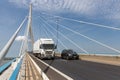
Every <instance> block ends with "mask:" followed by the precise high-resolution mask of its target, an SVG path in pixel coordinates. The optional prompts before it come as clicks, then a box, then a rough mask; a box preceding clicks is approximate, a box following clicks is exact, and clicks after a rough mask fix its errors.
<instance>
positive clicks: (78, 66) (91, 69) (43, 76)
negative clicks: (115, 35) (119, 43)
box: [0, 5, 120, 80]
mask: <svg viewBox="0 0 120 80" xmlns="http://www.w3.org/2000/svg"><path fill="white" fill-rule="evenodd" d="M40 14H41V16H34V17H35V18H34V17H32V5H30V10H29V15H28V16H26V17H25V19H24V20H23V21H22V23H21V24H20V26H19V27H18V29H17V30H16V31H15V33H14V34H13V35H12V37H11V38H10V39H9V41H8V42H7V44H6V45H5V46H4V47H3V48H2V49H1V51H0V80H6V79H7V80H120V63H119V61H120V56H119V54H120V50H119V49H117V48H114V47H112V46H109V45H108V44H105V43H103V42H101V41H99V40H97V39H95V38H92V37H89V36H87V35H84V34H83V33H81V32H79V29H78V28H71V27H69V26H70V25H69V26H67V25H64V23H63V24H61V23H60V22H62V21H63V20H64V21H70V22H69V24H73V23H72V22H76V23H77V24H86V25H90V27H91V26H93V27H98V28H105V29H108V30H112V31H116V32H119V31H120V28H117V27H112V26H105V25H101V24H96V23H90V22H85V21H80V20H75V19H69V18H65V17H60V16H55V15H50V14H47V13H40ZM36 17H37V18H36ZM35 19H39V21H40V22H38V23H39V25H38V26H39V28H40V29H38V28H37V30H40V31H37V30H36V28H35V26H32V24H33V23H37V21H36V22H35V21H33V20H35ZM26 22H27V25H26V26H27V27H26V28H25V30H24V31H25V32H24V36H23V38H24V39H23V40H22V44H21V47H20V50H19V55H18V57H16V58H5V56H6V55H7V54H8V52H9V50H10V47H11V46H12V44H13V42H14V41H15V39H16V37H17V36H18V34H19V33H20V31H21V29H23V26H24V24H25V23H26ZM53 26H56V27H53ZM75 29H76V30H75ZM77 29H78V30H77ZM35 34H39V35H40V36H36V35H35ZM74 35H77V37H72V36H74ZM78 36H79V37H80V38H84V39H86V40H88V41H90V42H92V43H94V44H97V45H99V46H101V47H102V48H105V49H108V50H110V51H113V52H114V53H116V55H113V54H109V55H105V54H95V53H91V52H90V51H89V50H87V48H85V47H83V46H82V45H80V44H79V39H80V38H78ZM35 37H36V38H38V39H39V38H40V37H43V38H52V39H53V40H54V41H55V44H56V45H57V49H56V50H55V59H54V60H41V59H39V58H38V57H35V55H34V53H33V45H34V42H35ZM66 43H69V44H66ZM85 45H87V43H86V44H85ZM91 45H92V44H91ZM71 46H72V47H71ZM88 46H90V45H88ZM71 48H73V49H74V50H76V52H78V53H81V54H80V55H79V60H64V59H61V56H60V53H61V50H63V49H71ZM5 60H6V61H5ZM3 62H4V63H3Z"/></svg>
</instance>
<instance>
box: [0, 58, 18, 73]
mask: <svg viewBox="0 0 120 80" xmlns="http://www.w3.org/2000/svg"><path fill="white" fill-rule="evenodd" d="M15 60H16V59H13V60H11V61H9V62H7V63H6V64H4V65H2V66H1V67H0V74H1V73H2V72H3V71H5V70H6V69H7V68H8V67H9V66H10V65H11V64H12V62H14V61H15Z"/></svg>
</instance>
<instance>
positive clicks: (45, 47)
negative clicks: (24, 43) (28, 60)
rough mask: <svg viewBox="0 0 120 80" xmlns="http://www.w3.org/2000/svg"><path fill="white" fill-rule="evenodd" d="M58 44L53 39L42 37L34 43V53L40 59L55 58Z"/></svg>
mask: <svg viewBox="0 0 120 80" xmlns="http://www.w3.org/2000/svg"><path fill="white" fill-rule="evenodd" d="M54 49H56V45H55V43H54V41H53V40H52V39H48V38H41V39H39V40H37V41H36V42H35V43H34V46H33V54H34V55H35V56H36V57H38V58H40V59H44V58H47V59H54V58H55V51H54Z"/></svg>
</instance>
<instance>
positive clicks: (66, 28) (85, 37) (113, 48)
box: [53, 22, 120, 53]
mask: <svg viewBox="0 0 120 80" xmlns="http://www.w3.org/2000/svg"><path fill="white" fill-rule="evenodd" d="M53 23H56V22H53ZM58 25H60V26H61V27H63V28H65V29H67V30H69V31H71V32H73V33H75V34H78V35H80V36H82V37H84V38H86V39H88V40H91V41H93V42H95V43H97V44H99V45H101V46H104V47H107V48H109V49H111V50H113V51H115V52H118V53H120V51H119V50H117V49H115V48H113V47H110V46H108V45H106V44H103V43H101V42H99V41H97V40H95V39H92V38H90V37H88V36H85V35H83V34H81V33H78V32H76V31H73V30H72V29H69V28H67V27H65V26H64V25H61V24H58Z"/></svg>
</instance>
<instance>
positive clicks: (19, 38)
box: [15, 36, 26, 41]
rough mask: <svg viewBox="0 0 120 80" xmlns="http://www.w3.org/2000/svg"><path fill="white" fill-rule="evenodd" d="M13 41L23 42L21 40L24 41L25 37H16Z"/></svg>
mask: <svg viewBox="0 0 120 80" xmlns="http://www.w3.org/2000/svg"><path fill="white" fill-rule="evenodd" d="M15 40H16V41H23V40H26V37H25V36H18V37H17V38H16V39H15Z"/></svg>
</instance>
